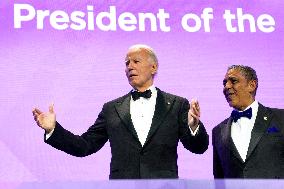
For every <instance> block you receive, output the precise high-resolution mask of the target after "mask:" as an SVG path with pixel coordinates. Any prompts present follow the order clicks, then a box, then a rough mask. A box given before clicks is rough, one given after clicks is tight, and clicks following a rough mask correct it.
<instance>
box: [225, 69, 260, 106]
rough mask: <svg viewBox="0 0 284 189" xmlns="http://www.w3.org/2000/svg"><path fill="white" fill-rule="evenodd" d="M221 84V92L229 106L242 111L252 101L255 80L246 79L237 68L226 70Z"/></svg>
mask: <svg viewBox="0 0 284 189" xmlns="http://www.w3.org/2000/svg"><path fill="white" fill-rule="evenodd" d="M223 86H224V88H223V93H224V95H225V98H226V100H227V102H228V103H229V105H230V106H231V107H233V108H235V109H237V110H241V111H242V110H244V109H246V108H247V107H248V106H249V105H251V104H252V103H253V102H254V98H255V97H254V92H255V90H256V81H255V80H250V81H249V80H247V79H246V77H245V76H244V75H243V74H242V72H241V71H240V70H239V69H229V70H228V71H227V73H226V75H225V78H224V80H223Z"/></svg>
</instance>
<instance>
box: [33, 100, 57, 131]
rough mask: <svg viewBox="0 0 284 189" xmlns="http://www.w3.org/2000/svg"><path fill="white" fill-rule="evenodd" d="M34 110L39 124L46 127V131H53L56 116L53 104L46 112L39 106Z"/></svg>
mask: <svg viewBox="0 0 284 189" xmlns="http://www.w3.org/2000/svg"><path fill="white" fill-rule="evenodd" d="M32 112H33V116H34V120H35V121H36V123H37V125H38V126H39V127H41V128H42V129H44V130H45V131H46V133H49V132H51V131H52V130H53V129H54V128H55V122H56V117H55V113H54V105H53V104H52V105H50V106H49V110H48V112H46V113H44V112H42V111H40V110H39V109H37V108H34V109H33V111H32Z"/></svg>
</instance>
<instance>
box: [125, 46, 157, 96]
mask: <svg viewBox="0 0 284 189" xmlns="http://www.w3.org/2000/svg"><path fill="white" fill-rule="evenodd" d="M156 72H157V64H156V63H154V61H153V60H152V59H151V58H150V56H149V53H148V52H147V50H145V49H141V48H133V49H130V50H129V51H128V53H127V55H126V57H125V73H126V77H127V78H128V82H129V84H130V85H131V86H132V87H133V88H135V89H137V90H139V91H144V90H146V89H147V88H148V87H150V86H151V85H152V84H153V76H154V74H155V73H156Z"/></svg>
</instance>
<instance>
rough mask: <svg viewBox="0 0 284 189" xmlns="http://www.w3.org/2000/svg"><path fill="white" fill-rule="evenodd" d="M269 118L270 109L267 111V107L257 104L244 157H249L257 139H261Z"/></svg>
mask: <svg viewBox="0 0 284 189" xmlns="http://www.w3.org/2000/svg"><path fill="white" fill-rule="evenodd" d="M271 118H272V115H271V111H269V109H268V108H266V107H264V106H263V105H261V104H259V107H258V112H257V116H256V120H255V123H254V126H253V129H252V132H251V139H250V144H249V148H248V152H247V157H246V159H248V158H249V156H250V155H251V153H252V152H253V150H254V149H255V147H256V145H257V144H258V142H259V140H260V139H261V137H262V135H263V134H264V133H265V132H266V130H267V128H268V126H269V123H270V121H271Z"/></svg>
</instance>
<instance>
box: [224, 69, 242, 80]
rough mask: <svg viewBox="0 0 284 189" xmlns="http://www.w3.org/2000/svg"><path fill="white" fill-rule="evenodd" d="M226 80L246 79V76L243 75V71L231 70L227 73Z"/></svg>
mask: <svg viewBox="0 0 284 189" xmlns="http://www.w3.org/2000/svg"><path fill="white" fill-rule="evenodd" d="M225 78H240V79H241V78H244V79H245V76H244V75H243V74H242V72H241V70H239V69H230V70H228V71H227V73H226V75H225Z"/></svg>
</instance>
